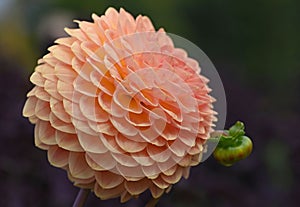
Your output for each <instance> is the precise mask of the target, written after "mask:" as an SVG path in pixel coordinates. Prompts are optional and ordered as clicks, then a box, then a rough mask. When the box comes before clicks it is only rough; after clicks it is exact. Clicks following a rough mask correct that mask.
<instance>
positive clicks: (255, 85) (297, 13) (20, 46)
mask: <svg viewBox="0 0 300 207" xmlns="http://www.w3.org/2000/svg"><path fill="white" fill-rule="evenodd" d="M108 6H114V7H116V8H119V7H121V6H122V7H124V8H125V9H126V10H128V11H130V12H131V13H132V14H134V15H135V16H136V15H137V14H140V13H142V14H145V15H148V16H149V17H150V18H151V19H152V20H153V22H154V25H155V26H156V28H159V27H164V28H165V29H166V30H167V31H168V32H171V33H175V34H177V35H180V36H182V37H185V38H187V39H189V40H190V41H192V42H194V43H195V44H197V45H198V46H199V47H200V48H201V49H202V50H203V51H204V52H205V53H206V54H207V55H208V56H209V57H210V58H211V60H212V61H213V63H214V64H215V66H216V68H217V69H218V71H219V74H220V76H221V78H222V80H223V84H224V87H225V90H226V94H227V104H228V116H227V122H226V125H227V126H230V125H231V124H233V123H234V122H235V121H236V120H242V121H244V122H245V124H246V131H247V133H248V135H249V136H250V137H252V138H253V142H254V151H253V154H252V155H251V156H250V157H249V158H248V159H246V160H244V161H242V162H240V163H238V164H236V165H235V166H233V167H230V168H227V167H223V166H221V165H219V164H217V163H216V161H215V160H214V159H212V158H210V159H208V160H207V161H206V162H204V163H202V164H201V165H199V166H197V167H194V168H192V170H191V176H190V178H189V179H188V180H182V181H181V182H180V183H179V184H177V185H176V186H174V188H173V190H172V191H171V193H169V194H167V195H165V196H164V197H163V198H162V199H161V201H160V203H159V205H158V207H183V206H186V207H196V206H207V207H210V206H211V207H214V206H220V207H227V206H228V207H231V206H243V207H248V206H272V207H273V206H274V207H276V206H298V205H297V204H299V203H300V196H299V195H300V188H299V185H300V182H299V176H300V153H299V151H300V136H299V133H298V131H297V130H299V126H300V116H299V115H300V107H299V106H300V96H299V91H300V81H299V78H300V49H299V48H300V1H297V0H263V1H261V0H252V1H238V0H236V1H234V0H229V1H222V0H187V1H179V0H160V1H154V0H152V1H151V0H144V1H133V0H131V1H130V0H126V1H107V0H105V1H103V0H102V1H100V0H85V1H81V0H47V1H46V0H45V1H38V0H27V1H23V0H0V73H1V74H0V99H1V105H0V107H1V111H0V113H1V116H0V127H1V135H0V137H1V144H0V195H1V196H0V197H1V198H0V206H3V207H20V206H33V207H40V206H43V207H45V206H46V207H47V206H57V207H62V206H71V205H72V202H73V200H74V198H75V196H76V193H77V190H78V189H77V188H76V187H73V185H72V184H71V183H70V182H69V181H68V179H67V177H66V173H65V172H64V171H63V170H60V169H56V168H54V167H51V166H50V165H49V164H48V162H47V158H46V153H45V152H44V151H41V150H39V149H37V148H35V147H34V144H33V126H32V125H30V124H29V122H28V121H27V120H26V119H24V118H22V116H21V111H22V107H23V104H24V101H25V96H26V93H27V91H28V90H29V89H30V88H31V87H32V85H30V83H29V80H28V78H29V75H30V74H31V73H32V71H33V68H34V66H35V64H36V60H37V59H38V58H39V57H41V56H42V55H43V54H45V53H46V48H47V47H48V46H49V45H51V44H52V42H53V40H54V39H56V38H57V37H58V36H62V35H64V33H63V27H65V26H70V27H74V26H75V25H74V24H73V23H72V19H80V20H83V19H85V20H90V19H91V18H90V14H91V13H92V12H95V13H97V14H99V15H101V14H103V12H104V11H105V10H106V8H107V7H108ZM146 199H147V196H142V198H141V199H139V200H133V201H130V202H129V203H127V204H124V205H120V204H118V200H117V199H115V200H111V201H100V200H99V199H98V198H96V197H95V196H94V195H90V197H89V199H88V202H87V205H86V206H99V207H100V206H131V207H136V206H138V207H140V206H143V203H145V200H146Z"/></svg>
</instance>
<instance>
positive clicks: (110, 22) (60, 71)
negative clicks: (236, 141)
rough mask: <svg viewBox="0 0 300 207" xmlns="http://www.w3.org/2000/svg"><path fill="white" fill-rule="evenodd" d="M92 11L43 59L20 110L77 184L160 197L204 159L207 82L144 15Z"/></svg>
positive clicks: (108, 194)
mask: <svg viewBox="0 0 300 207" xmlns="http://www.w3.org/2000/svg"><path fill="white" fill-rule="evenodd" d="M92 18H93V20H94V22H93V23H91V22H85V21H76V22H77V23H78V24H79V28H78V29H66V32H67V33H68V34H69V36H68V37H64V38H60V39H58V40H56V41H55V43H56V45H54V46H52V47H50V48H49V53H48V54H47V55H45V56H44V57H43V58H42V59H40V60H39V61H38V65H37V66H36V68H35V72H34V73H33V74H32V76H31V78H30V80H31V82H32V83H33V84H34V85H35V87H34V88H33V89H32V90H31V91H30V92H29V93H28V94H27V96H28V99H27V101H26V103H25V106H24V110H23V114H24V116H25V117H28V118H29V120H30V122H31V123H33V124H35V145H36V146H37V147H39V148H41V149H44V150H47V152H48V159H49V162H50V163H51V164H52V165H53V166H56V167H59V168H63V169H65V170H66V171H67V172H68V176H69V179H70V180H71V181H72V182H74V184H75V185H76V186H79V187H81V188H85V189H91V190H92V191H94V192H95V194H96V195H97V196H98V197H100V198H101V199H109V198H115V197H120V198H121V201H122V202H125V201H127V200H128V199H130V198H131V197H133V196H137V195H139V194H141V193H143V192H144V191H146V190H147V189H149V190H150V191H151V194H152V196H153V197H154V198H158V197H160V196H161V195H162V194H163V193H164V192H167V191H168V190H169V189H170V188H171V186H172V185H173V184H175V183H177V182H178V181H179V180H180V179H181V177H185V178H187V177H188V175H189V170H190V167H191V166H195V165H197V164H199V162H200V160H201V156H202V153H203V152H204V144H205V142H206V140H207V139H208V138H209V134H210V132H211V131H212V126H213V122H214V121H215V119H216V118H215V116H214V114H215V112H214V111H213V109H212V108H213V106H212V102H213V101H214V99H213V98H212V97H211V96H210V95H209V92H210V89H209V88H208V86H207V82H208V80H207V79H206V78H205V77H204V76H202V75H200V67H199V65H198V63H197V62H196V61H195V60H194V59H191V58H189V57H188V56H187V53H186V52H185V51H184V50H182V49H179V48H175V47H174V45H173V42H172V40H171V38H170V37H169V36H168V35H167V34H166V33H165V32H164V30H163V29H160V30H158V31H155V29H154V27H153V25H152V23H151V21H150V20H149V18H148V17H145V16H141V15H140V16H138V17H137V18H136V19H134V18H133V17H132V16H131V15H130V14H129V13H127V12H126V11H125V10H124V9H120V12H118V11H116V10H115V9H113V8H109V9H107V11H106V13H105V15H103V16H101V17H99V16H97V15H95V14H93V15H92Z"/></svg>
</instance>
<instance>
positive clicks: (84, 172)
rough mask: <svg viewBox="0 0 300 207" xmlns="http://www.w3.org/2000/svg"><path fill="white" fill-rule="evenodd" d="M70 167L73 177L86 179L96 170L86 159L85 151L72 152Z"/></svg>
mask: <svg viewBox="0 0 300 207" xmlns="http://www.w3.org/2000/svg"><path fill="white" fill-rule="evenodd" d="M68 162H69V169H70V173H71V175H72V176H73V177H76V178H80V179H86V178H91V177H93V176H94V174H95V173H94V171H93V170H92V169H91V168H90V167H89V165H88V164H87V162H86V160H85V155H84V153H80V152H70V154H69V161H68Z"/></svg>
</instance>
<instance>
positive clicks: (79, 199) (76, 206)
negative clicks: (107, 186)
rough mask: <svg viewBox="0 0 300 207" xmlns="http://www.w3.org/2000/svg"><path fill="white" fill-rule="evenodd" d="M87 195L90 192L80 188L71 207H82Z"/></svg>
mask: <svg viewBox="0 0 300 207" xmlns="http://www.w3.org/2000/svg"><path fill="white" fill-rule="evenodd" d="M89 193H90V190H88V189H82V188H81V189H80V190H79V192H78V194H77V196H76V199H75V201H74V203H73V207H83V206H84V204H85V202H86V200H87V198H88V195H89Z"/></svg>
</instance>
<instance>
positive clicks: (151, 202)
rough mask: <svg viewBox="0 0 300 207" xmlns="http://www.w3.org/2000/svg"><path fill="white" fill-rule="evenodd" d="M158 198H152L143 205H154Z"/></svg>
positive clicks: (153, 206) (148, 206) (151, 206)
mask: <svg viewBox="0 0 300 207" xmlns="http://www.w3.org/2000/svg"><path fill="white" fill-rule="evenodd" d="M158 201H159V198H152V199H151V200H149V202H148V203H147V204H146V205H145V207H155V206H156V204H157V203H158Z"/></svg>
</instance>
